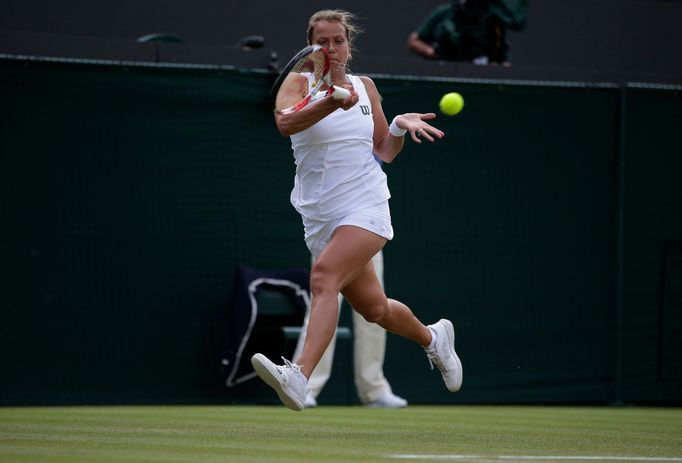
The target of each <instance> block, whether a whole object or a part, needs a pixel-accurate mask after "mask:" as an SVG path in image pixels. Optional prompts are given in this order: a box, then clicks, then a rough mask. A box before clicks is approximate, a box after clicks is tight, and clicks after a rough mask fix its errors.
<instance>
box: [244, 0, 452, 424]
mask: <svg viewBox="0 0 682 463" xmlns="http://www.w3.org/2000/svg"><path fill="white" fill-rule="evenodd" d="M354 19H355V18H354V16H353V15H352V14H351V13H348V12H346V11H341V10H323V11H318V12H317V13H315V14H313V15H312V17H311V18H310V20H309V22H308V43H309V44H311V45H312V44H317V45H321V46H322V47H325V48H327V50H328V54H329V57H330V62H331V67H332V70H331V78H332V84H333V85H337V86H339V87H342V88H345V89H347V90H349V91H350V92H351V94H350V95H349V96H348V97H347V98H345V99H334V98H322V99H320V100H319V101H316V102H314V103H312V104H310V105H309V106H306V107H304V108H303V109H301V110H300V111H297V112H293V113H288V114H283V113H281V112H278V111H275V122H276V124H277V128H278V129H279V131H280V133H281V134H282V135H284V136H288V137H291V143H292V148H293V151H294V159H295V163H296V176H295V179H294V188H293V190H292V192H291V203H292V204H293V206H294V207H295V208H296V210H297V211H298V212H299V213H300V214H301V217H302V219H303V226H304V230H305V241H306V244H307V246H308V249H309V250H310V252H311V253H312V255H313V256H314V257H315V264H314V265H313V267H312V269H311V274H310V288H311V292H312V296H313V297H312V309H311V314H310V319H309V322H308V331H307V336H306V341H305V345H304V347H303V352H302V353H301V355H300V356H299V357H298V359H296V363H292V362H290V361H289V360H286V359H283V360H284V365H276V364H275V363H273V362H272V361H271V360H269V359H267V358H266V357H265V356H264V355H262V354H255V355H254V356H253V357H252V359H251V362H252V364H253V366H254V369H255V370H256V372H257V373H258V375H259V376H260V377H261V379H263V380H264V381H265V382H266V383H267V384H268V385H269V386H271V387H272V388H273V389H275V391H276V392H277V395H278V396H279V398H280V400H281V401H282V402H283V403H284V405H286V406H287V407H289V408H291V409H292V410H297V411H300V410H302V409H303V408H304V404H305V399H306V395H307V393H308V378H309V377H310V375H311V373H312V371H313V370H314V369H315V367H316V366H317V364H318V362H319V361H320V358H321V357H322V355H323V353H324V351H325V349H326V348H327V346H328V345H329V343H330V341H331V339H332V337H333V336H334V332H335V329H336V324H337V320H338V310H339V305H338V299H337V297H338V294H339V292H341V293H342V294H343V296H344V297H345V298H346V300H348V302H349V303H350V305H351V306H352V307H353V308H354V310H356V311H357V312H358V313H359V314H360V315H362V316H363V317H364V318H365V319H366V320H367V321H369V322H373V323H376V324H378V325H380V326H381V327H383V328H384V329H385V330H387V331H390V332H392V333H395V334H397V335H400V336H403V337H405V338H408V339H411V340H412V341H415V342H416V343H418V344H419V345H421V346H422V347H423V348H424V349H425V351H426V354H427V356H428V359H429V361H430V363H431V367H432V368H433V365H434V364H435V365H436V366H437V367H438V369H439V370H440V372H441V374H442V376H443V380H444V381H445V385H446V387H447V389H448V390H450V391H453V392H454V391H458V390H459V389H460V387H461V384H462V364H461V362H460V360H459V358H458V357H457V354H456V352H455V333H454V329H453V326H452V323H451V322H450V321H449V320H446V319H441V320H440V321H438V322H437V323H434V324H432V325H428V326H426V325H424V324H422V323H421V322H420V321H419V320H418V319H417V317H415V315H414V314H413V313H412V311H411V310H410V309H409V308H408V307H407V306H406V305H405V304H403V303H402V302H399V301H397V300H394V299H388V298H387V296H386V294H385V293H384V291H383V288H382V286H381V283H380V282H379V280H378V278H377V275H376V272H375V269H374V266H373V264H372V261H371V259H372V257H373V256H374V255H375V254H377V252H379V251H380V250H381V249H382V248H383V247H384V245H385V244H386V242H387V241H388V240H390V239H392V238H393V227H392V225H391V213H390V210H389V206H388V199H389V197H390V192H389V189H388V184H387V180H386V175H385V174H384V172H383V170H382V169H381V167H380V165H379V163H377V162H376V161H375V159H374V157H373V153H375V154H376V155H377V156H378V157H379V158H380V159H381V160H382V161H384V162H392V161H393V160H394V159H395V158H396V156H397V155H398V153H400V151H401V150H402V148H403V144H404V136H405V134H407V133H409V134H410V137H411V138H412V140H413V141H414V142H416V143H421V142H422V140H427V141H429V142H433V141H434V140H435V139H440V138H442V137H443V135H444V133H443V132H442V131H441V130H439V129H437V128H436V127H433V126H432V125H430V124H429V123H427V122H426V121H427V120H430V119H433V118H435V117H436V115H435V114H433V113H427V114H419V113H405V114H401V115H398V116H396V117H395V118H394V119H393V121H392V122H391V124H390V125H389V124H388V122H387V120H386V116H385V115H384V112H383V109H382V107H381V99H380V97H379V92H378V91H377V88H376V86H375V85H374V82H373V81H372V80H371V79H370V78H368V77H359V76H355V75H351V74H348V73H347V72H346V68H347V64H348V62H349V60H350V59H351V57H352V45H353V40H354V38H355V36H356V34H357V33H358V28H357V27H356V26H355V25H354V23H353V21H354Z"/></svg>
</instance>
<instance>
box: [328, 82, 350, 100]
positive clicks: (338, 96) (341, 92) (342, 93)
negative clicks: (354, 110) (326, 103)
mask: <svg viewBox="0 0 682 463" xmlns="http://www.w3.org/2000/svg"><path fill="white" fill-rule="evenodd" d="M333 88H334V92H333V93H332V98H334V99H335V100H345V99H346V98H348V97H349V96H350V92H349V91H348V90H346V89H345V88H342V87H337V86H336V85H334V86H333Z"/></svg>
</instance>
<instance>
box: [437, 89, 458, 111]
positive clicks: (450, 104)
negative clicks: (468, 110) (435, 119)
mask: <svg viewBox="0 0 682 463" xmlns="http://www.w3.org/2000/svg"><path fill="white" fill-rule="evenodd" d="M439 106H440V110H441V112H442V113H443V114H447V115H448V116H454V115H455V114H457V113H458V112H460V111H461V110H462V108H463V107H464V98H462V95H460V94H459V93H456V92H450V93H446V94H445V95H443V98H441V99H440V103H439Z"/></svg>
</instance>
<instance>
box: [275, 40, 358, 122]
mask: <svg viewBox="0 0 682 463" xmlns="http://www.w3.org/2000/svg"><path fill="white" fill-rule="evenodd" d="M270 94H271V96H272V97H273V98H274V101H275V111H277V112H278V113H280V114H290V113H294V112H296V111H299V110H301V109H302V108H304V107H306V106H307V105H308V104H310V103H312V102H313V101H317V100H319V99H321V98H324V97H327V96H332V98H334V99H337V100H345V99H346V98H348V96H349V95H350V92H349V91H348V90H346V89H345V88H341V87H337V86H335V85H332V84H331V66H330V63H329V56H328V54H327V49H326V48H323V47H321V46H320V45H311V46H308V47H305V48H304V49H303V50H301V51H299V52H298V53H296V55H295V56H294V57H293V58H291V60H290V61H289V62H288V63H287V65H286V66H285V67H284V69H283V70H282V72H281V73H280V75H279V76H278V77H277V80H275V84H274V85H273V86H272V91H271V92H270Z"/></svg>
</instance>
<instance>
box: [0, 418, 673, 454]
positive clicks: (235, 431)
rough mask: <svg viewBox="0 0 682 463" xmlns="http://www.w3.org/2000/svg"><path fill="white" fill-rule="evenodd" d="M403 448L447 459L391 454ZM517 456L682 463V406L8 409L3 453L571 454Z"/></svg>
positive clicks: (2, 421) (0, 425)
mask: <svg viewBox="0 0 682 463" xmlns="http://www.w3.org/2000/svg"><path fill="white" fill-rule="evenodd" d="M398 454H400V455H415V454H417V455H429V456H433V455H437V456H440V458H439V459H437V460H435V457H432V458H431V460H428V459H426V458H423V459H421V460H408V459H400V458H396V457H393V456H391V455H398ZM463 455H468V457H463ZM500 456H504V457H505V458H499V457H500ZM509 456H539V457H543V456H544V457H546V456H574V457H576V456H583V457H584V456H589V457H609V458H603V460H604V461H613V460H612V459H611V458H612V457H620V458H621V459H622V460H623V461H631V460H626V459H628V458H635V457H637V458H663V457H665V458H676V459H677V460H642V461H644V462H645V463H646V462H649V463H651V462H652V461H653V462H654V463H655V462H656V461H660V462H665V461H680V462H682V409H664V408H609V407H603V408H597V407H516V406H429V407H426V406H410V407H409V408H407V409H403V410H374V409H366V408H363V407H318V408H317V409H312V410H305V411H303V412H301V413H296V412H292V411H289V410H287V409H285V408H284V407H265V406H263V407H245V406H202V407H190V406H162V407H158V406H142V407H128V406H120V407H41V408H0V462H1V463H9V462H69V463H78V462H88V463H101V462H161V461H164V462H165V461H168V462H275V461H277V462H320V461H324V462H327V461H330V462H337V461H338V462H384V463H387V462H389V463H390V462H397V463H399V462H405V461H459V462H462V461H470V462H476V463H483V462H501V463H505V462H507V463H519V462H531V463H537V462H538V461H548V462H551V463H563V462H566V460H553V459H549V458H540V459H531V458H525V459H523V458H520V459H508V458H506V457H509ZM572 461H575V460H570V461H569V463H570V462H572ZM586 461H590V462H591V461H595V460H593V459H590V460H586Z"/></svg>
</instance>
